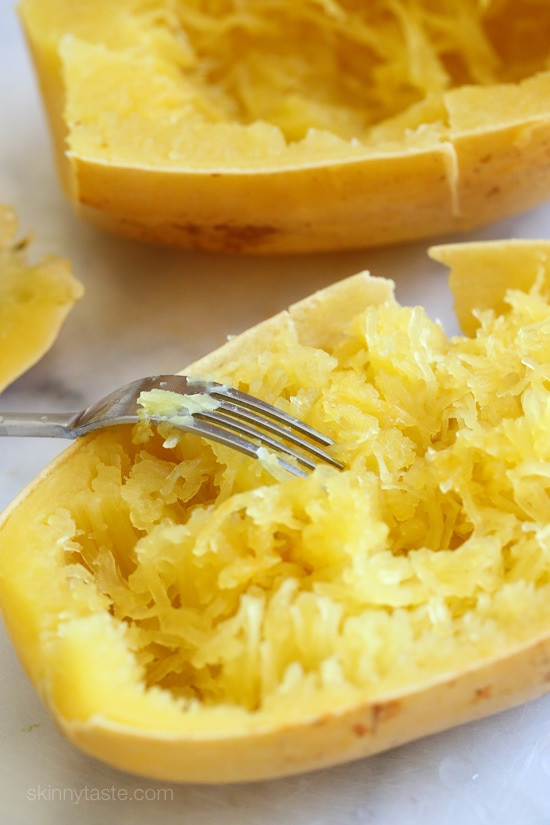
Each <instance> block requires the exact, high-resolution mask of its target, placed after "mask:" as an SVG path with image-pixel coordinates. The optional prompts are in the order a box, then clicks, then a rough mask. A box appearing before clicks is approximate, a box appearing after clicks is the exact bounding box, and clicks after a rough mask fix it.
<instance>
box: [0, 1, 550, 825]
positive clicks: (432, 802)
mask: <svg viewBox="0 0 550 825" xmlns="http://www.w3.org/2000/svg"><path fill="white" fill-rule="evenodd" d="M0 61H1V63H2V65H1V68H0V201H4V202H7V203H11V204H13V205H14V206H15V207H16V209H17V211H18V213H19V216H20V220H21V225H22V228H23V229H24V230H26V229H30V228H32V229H33V231H34V233H35V237H36V242H35V244H34V246H33V248H32V252H33V256H34V255H41V254H43V253H46V252H55V253H58V254H61V255H63V256H66V257H68V258H70V259H71V261H72V262H73V266H74V270H75V273H76V274H77V275H78V277H79V278H80V279H81V280H82V281H83V283H84V285H85V287H86V296H85V298H84V299H83V300H82V301H81V302H80V303H79V305H78V306H77V307H76V309H75V310H74V311H73V313H72V314H71V316H70V318H69V320H68V321H67V323H66V325H65V327H64V329H63V331H62V334H61V336H60V338H59V339H58V342H57V343H56V345H55V347H54V348H53V349H52V350H51V352H50V353H49V354H48V355H47V356H46V357H45V358H44V359H43V360H42V361H41V362H40V363H39V364H38V365H37V366H36V367H34V368H33V369H32V370H31V371H30V372H29V373H27V374H26V375H25V376H24V377H23V378H21V379H20V380H19V381H18V382H16V384H15V385H13V386H12V387H11V388H9V389H8V390H7V391H6V392H5V393H4V395H3V396H2V399H1V401H0V407H1V408H3V409H6V410H7V409H13V410H15V409H19V410H25V409H27V410H31V409H41V410H50V409H51V410H54V409H65V408H67V409H77V408H78V407H79V406H80V405H83V404H84V403H87V402H89V401H91V400H93V399H95V398H97V397H99V396H100V395H101V394H103V393H104V392H106V391H107V390H109V389H112V388H113V387H115V386H117V385H118V384H120V383H122V382H124V381H127V380H130V379H132V378H136V377H138V376H141V375H145V374H148V373H151V372H153V373H154V372H170V371H173V370H178V369H182V368H183V367H184V366H185V364H187V363H189V362H191V361H192V360H194V359H195V358H196V357H198V356H200V355H202V354H204V353H206V352H207V351H209V350H210V349H212V348H213V347H214V346H217V345H219V344H221V343H222V342H223V340H224V339H225V336H226V335H227V334H230V333H236V332H239V331H240V330H242V329H244V328H245V327H247V326H249V325H250V324H252V323H255V322H257V321H259V320H261V319H263V318H265V317H267V316H268V315H271V314H273V313H274V312H275V311H277V310H279V309H281V308H283V307H285V306H287V305H288V304H289V303H291V302H292V301H294V300H297V299H298V298H300V297H303V296H305V295H307V294H309V293H310V292H311V291H313V290H314V289H318V288H320V287H323V286H325V285H327V284H329V283H331V282H332V281H334V280H337V279H339V278H342V277H345V276H347V275H350V274H352V273H354V272H356V271H359V270H360V269H367V268H368V269H370V270H371V271H372V272H373V274H376V275H385V276H391V277H394V279H395V280H396V282H397V295H398V298H399V299H400V301H401V302H402V303H413V302H414V303H423V304H424V305H425V306H427V307H428V310H429V311H430V313H431V314H432V316H433V317H439V318H441V319H442V320H443V322H444V323H445V326H446V328H447V330H448V331H450V332H455V331H456V324H455V321H454V318H453V314H452V308H451V300H450V296H449V293H448V289H447V284H446V278H445V275H444V273H442V271H441V269H440V268H439V267H437V266H436V265H435V264H432V263H430V262H429V261H428V260H427V258H426V256H425V249H426V247H427V246H428V243H427V242H421V243H415V244H409V245H404V246H401V247H399V248H395V249H382V250H374V251H372V250H371V251H369V250H366V251H363V252H351V253H346V254H338V255H325V256H313V255H309V256H307V257H303V258H300V257H291V258H284V259H279V258H275V259H257V258H253V259H247V258H241V257H232V258H225V257H216V256H214V255H207V254H197V253H183V252H177V251H171V250H162V249H153V248H149V247H145V246H139V245H136V244H133V243H130V242H127V241H123V240H118V239H116V238H111V237H107V236H103V235H100V234H99V233H97V232H96V231H94V230H93V229H92V228H90V227H88V226H86V225H84V224H82V223H79V221H78V220H77V219H76V218H75V216H74V215H73V213H72V211H71V208H70V207H69V205H68V204H67V203H66V201H65V200H64V198H63V197H62V195H61V194H60V191H59V188H58V185H57V181H56V179H55V177H54V172H53V168H52V161H51V155H50V146H49V139H48V135H47V132H46V128H45V124H44V119H43V114H42V110H41V107H40V101H39V98H38V95H37V92H36V88H35V84H34V77H33V74H32V70H31V66H30V61H29V58H28V55H27V52H26V49H25V46H24V43H23V39H22V37H21V33H20V30H19V27H18V24H17V21H16V19H15V15H14V12H13V8H12V2H11V0H0ZM549 228H550V205H548V206H546V207H542V208H540V209H537V210H534V211H532V212H530V213H528V214H524V215H521V216H519V217H517V218H515V219H510V220H507V221H503V222H501V223H499V224H496V225H492V226H490V227H487V228H485V229H483V230H482V231H477V232H475V233H471V235H470V236H469V237H471V238H472V237H473V238H476V239H481V238H500V237H506V236H517V237H548V235H549ZM61 446H63V445H61V444H59V443H57V442H44V441H39V440H28V441H25V442H24V441H22V440H15V439H14V440H12V441H9V440H7V439H6V440H4V441H3V442H2V443H0V506H1V507H3V506H4V505H6V504H8V502H9V501H10V500H11V499H12V498H14V497H15V495H16V494H17V493H18V491H19V490H20V489H21V488H22V487H23V486H24V485H25V484H26V483H27V482H28V481H30V480H31V479H32V478H33V477H34V476H35V475H36V474H37V472H38V471H39V470H40V469H41V468H42V467H43V466H44V465H45V464H46V463H47V461H48V460H49V459H50V458H51V457H53V456H54V455H55V454H56V453H57V452H58V450H59V449H60V448H61ZM0 657H1V666H0V822H2V823H6V825H8V823H9V825H49V823H52V825H53V823H56V825H66V824H67V823H71V825H85V824H86V823H97V822H109V821H117V822H119V823H137V825H140V823H150V822H151V821H153V820H154V821H156V822H162V823H176V822H177V823H189V825H191V823H193V825H194V823H199V822H200V823H201V825H212V824H213V823H222V822H223V823H224V825H233V823H234V825H247V824H248V823H256V822H261V823H265V825H269V823H277V825H286V824H287V823H293V825H340V824H341V825H359V824H360V823H376V825H379V824H382V825H385V824H386V823H392V825H401V823H406V825H409V824H410V825H414V823H423V825H424V823H437V825H447V824H450V825H466V824H468V825H474V823H484V825H542V823H549V822H550V696H548V697H546V698H544V699H541V700H539V701H536V702H532V703H530V704H528V705H524V706H522V707H520V708H516V709H514V710H511V711H508V712H506V713H502V714H500V715H498V716H495V717H493V718H491V719H487V720H484V721H482V722H478V723H475V724H470V725H466V726H463V727H462V728H458V729H455V730H453V731H449V732H445V733H442V734H440V735H438V736H433V737H430V738H427V739H424V740H422V741H419V742H416V743H413V744H411V745H408V746H405V747H402V748H399V749H396V750H393V751H390V752H388V753H385V754H382V755H380V756H375V757H371V758H370V759H365V760H362V761H360V762H356V763H355V764H352V765H348V766H344V767H339V768H337V769H332V770H326V771H323V772H319V773H314V774H309V775H306V776H302V777H296V778H292V779H285V780H280V781H275V782H263V783H260V784H250V785H238V786H230V787H222V786H219V787H218V786H209V787H201V786H177V785H163V784H161V783H153V782H148V781H145V780H142V779H139V778H135V777H132V776H127V775H125V774H122V773H119V772H116V771H113V770H111V769H109V768H108V767H106V766H104V765H102V764H100V763H98V762H96V761H94V760H92V759H89V758H87V757H86V756H84V755H82V754H80V753H79V752H78V751H76V750H75V749H74V748H73V747H72V746H70V745H69V744H67V743H66V742H65V741H64V740H63V739H62V738H61V737H60V736H59V735H58V733H57V731H56V729H55V728H54V726H53V724H52V722H51V720H50V718H49V716H48V715H47V713H46V712H45V710H44V709H43V708H42V706H41V705H40V703H39V701H38V699H37V697H36V695H35V693H34V691H33V689H32V688H31V686H30V685H29V683H28V681H27V679H26V677H25V675H24V674H23V672H22V670H21V668H20V666H19V663H18V661H17V659H16V656H15V654H14V652H13V650H12V647H11V644H10V642H9V640H8V639H7V637H6V636H5V634H4V633H3V632H1V633H0ZM143 796H145V797H147V798H146V799H140V798H139V797H143Z"/></svg>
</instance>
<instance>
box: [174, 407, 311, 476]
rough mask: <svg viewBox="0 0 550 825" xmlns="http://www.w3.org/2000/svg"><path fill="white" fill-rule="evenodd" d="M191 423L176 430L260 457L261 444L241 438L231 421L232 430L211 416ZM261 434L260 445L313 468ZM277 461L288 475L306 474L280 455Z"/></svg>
mask: <svg viewBox="0 0 550 825" xmlns="http://www.w3.org/2000/svg"><path fill="white" fill-rule="evenodd" d="M191 418H192V421H193V423H192V424H188V425H186V424H177V425H176V426H177V428H178V429H182V430H185V431H187V432H190V433H195V434H197V435H202V436H204V437H205V438H207V439H210V440H211V441H217V442H218V443H219V444H223V445H225V446H226V447H231V448H232V449H234V450H238V451H239V452H241V453H244V454H245V455H248V456H251V457H252V458H259V457H260V452H259V451H260V448H261V444H255V443H254V442H252V441H249V440H248V439H246V438H241V437H240V435H239V432H240V430H241V429H242V428H239V430H238V431H237V426H236V425H235V423H234V422H233V421H230V422H229V421H228V422H227V426H229V425H231V428H232V429H228V428H227V427H225V426H218V425H217V424H215V423H213V421H215V420H216V418H215V416H213V419H212V420H208V421H207V420H204V419H203V418H202V417H200V418H199V417H198V415H197V414H195V415H192V416H191ZM260 436H261V433H259V434H258V440H261V442H262V443H264V444H267V445H268V446H271V447H272V448H273V449H275V450H276V451H277V452H284V453H286V454H291V455H293V456H295V457H296V459H297V460H298V461H300V463H301V464H304V465H305V466H307V467H308V469H310V470H312V469H314V467H315V463H314V462H313V461H310V460H309V459H307V458H305V457H303V456H301V455H299V454H298V453H295V452H294V451H291V450H289V449H287V448H286V446H285V445H284V444H282V443H281V444H279V443H278V442H277V441H275V439H271V438H269V437H264V438H262V439H260ZM276 457H277V460H278V462H279V464H280V466H281V467H282V468H283V469H285V470H287V471H288V472H289V473H292V474H293V475H295V476H301V477H303V478H305V477H306V476H307V473H306V472H304V470H302V469H301V468H300V467H298V466H296V464H291V463H290V462H288V461H285V459H284V458H281V456H280V455H277V456H276Z"/></svg>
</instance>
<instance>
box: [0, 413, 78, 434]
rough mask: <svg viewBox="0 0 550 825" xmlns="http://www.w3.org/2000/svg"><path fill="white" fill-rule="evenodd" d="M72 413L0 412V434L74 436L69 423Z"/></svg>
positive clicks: (72, 416)
mask: <svg viewBox="0 0 550 825" xmlns="http://www.w3.org/2000/svg"><path fill="white" fill-rule="evenodd" d="M72 418H74V413H43V414H41V413H16V412H15V413H9V412H5V413H0V436H5V435H15V436H29V437H35V438H75V437H76V435H77V433H75V432H74V431H73V430H71V429H70V427H69V423H70V421H71V419H72Z"/></svg>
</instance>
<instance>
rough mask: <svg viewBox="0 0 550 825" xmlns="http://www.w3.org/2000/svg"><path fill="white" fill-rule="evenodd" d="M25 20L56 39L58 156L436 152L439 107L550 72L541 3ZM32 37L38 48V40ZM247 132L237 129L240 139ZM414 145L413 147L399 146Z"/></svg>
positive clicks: (397, 0)
mask: <svg viewBox="0 0 550 825" xmlns="http://www.w3.org/2000/svg"><path fill="white" fill-rule="evenodd" d="M24 9H25V14H28V16H29V19H31V16H32V21H33V23H32V25H33V27H34V28H35V29H36V31H37V32H43V34H41V35H40V36H41V37H43V38H44V40H45V41H46V39H47V38H49V37H51V38H52V39H53V40H56V39H57V40H58V49H59V55H60V57H61V61H62V65H63V78H64V83H65V84H66V90H65V92H66V101H65V117H66V120H67V123H68V124H69V131H70V135H69V146H70V147H71V148H72V149H73V150H74V151H75V152H77V153H79V154H84V155H86V154H91V155H92V156H93V155H96V154H99V155H100V156H104V157H105V158H106V159H111V160H114V159H117V158H120V159H121V160H122V159H125V160H126V161H128V162H130V161H138V160H141V161H142V162H144V163H145V162H147V161H148V162H152V161H153V157H152V154H151V153H152V151H153V144H152V141H151V138H152V137H153V136H154V154H155V158H154V161H155V162H159V161H161V160H163V161H164V162H165V163H169V162H174V163H175V162H178V161H181V160H182V159H184V158H188V159H191V161H192V159H195V161H196V162H197V163H199V161H200V158H201V156H202V155H203V154H204V156H205V157H206V156H208V157H210V158H212V157H213V156H216V157H217V159H218V163H219V162H221V161H222V160H223V159H224V158H232V157H233V156H234V155H235V156H239V154H243V155H245V156H246V158H247V161H248V163H253V162H254V159H255V158H256V157H257V156H264V157H265V155H266V154H267V155H270V156H277V155H279V154H281V153H284V152H286V151H288V149H289V148H290V149H291V150H292V151H297V150H298V157H300V156H301V155H300V149H301V150H303V151H304V152H307V154H309V155H310V156H312V155H313V156H314V155H315V153H316V151H320V152H324V153H325V154H326V153H327V152H328V153H329V154H330V153H331V152H333V153H335V154H338V153H339V152H340V153H346V152H347V153H349V151H350V149H352V150H353V149H354V148H355V149H357V147H359V148H360V149H361V150H362V151H363V152H364V151H365V147H372V146H376V145H378V144H379V143H380V142H381V141H382V142H384V141H388V140H389V141H392V140H398V141H402V140H411V139H413V138H414V140H416V141H422V140H426V139H427V135H430V136H431V140H432V142H433V140H435V141H436V142H437V140H438V139H440V137H441V136H446V135H448V134H449V130H450V128H451V124H450V117H449V112H448V111H447V107H446V104H445V94H446V93H448V92H449V91H450V90H454V89H457V88H459V87H465V86H468V85H478V86H489V85H494V84H515V83H518V82H521V81H522V80H524V79H527V78H529V77H532V76H534V75H536V74H537V73H539V72H544V71H547V70H548V69H549V68H550V47H549V44H550V6H549V4H548V3H547V2H545V0H446V2H444V3H437V2H434V0H372V2H368V3H367V2H362V1H361V2H360V1H359V0H305V2H299V3H296V2H293V0H260V2H258V0H219V2H211V0H186V1H185V2H183V0H123V2H120V3H117V4H113V3H111V2H109V0H97V1H96V2H94V3H91V2H86V3H82V4H79V6H78V7H74V8H73V4H67V3H66V0H55V2H54V7H52V8H50V7H48V9H44V8H43V7H41V4H40V3H39V2H37V0H25V3H24ZM37 36H38V35H37ZM243 127H244V128H243ZM411 135H412V137H411Z"/></svg>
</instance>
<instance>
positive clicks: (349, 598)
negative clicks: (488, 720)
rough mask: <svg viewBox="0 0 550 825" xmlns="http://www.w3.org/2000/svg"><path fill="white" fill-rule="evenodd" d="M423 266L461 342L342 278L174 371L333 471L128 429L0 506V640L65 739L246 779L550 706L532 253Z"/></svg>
mask: <svg viewBox="0 0 550 825" xmlns="http://www.w3.org/2000/svg"><path fill="white" fill-rule="evenodd" d="M431 254H432V255H433V256H434V257H435V258H436V259H438V260H441V261H447V262H450V264H451V265H452V267H453V272H452V276H451V282H452V284H453V286H454V289H455V292H456V294H457V295H458V296H459V312H460V315H461V317H462V318H464V319H466V323H467V324H470V320H471V319H472V318H473V319H474V324H475V326H476V327H477V329H476V332H475V334H474V335H472V337H462V336H456V337H453V338H448V337H447V336H446V335H445V333H444V332H443V330H442V328H441V327H440V325H439V324H437V323H435V322H433V321H431V320H430V319H429V318H428V317H427V316H426V314H425V313H424V311H423V310H422V309H421V308H420V307H402V306H400V305H399V304H398V303H397V302H396V301H395V299H394V297H393V291H392V284H391V282H389V281H385V280H383V279H377V278H371V277H370V276H369V275H368V274H365V273H363V274H359V275H357V276H354V277H352V278H349V279H346V280H343V281H341V282H339V283H336V284H335V285H333V286H331V287H329V288H328V289H326V290H324V291H322V292H319V293H316V294H314V295H312V296H311V297H309V298H308V299H306V300H304V301H302V302H300V303H298V304H296V305H294V306H293V307H291V308H290V310H289V311H288V312H283V313H281V314H279V315H277V316H275V317H274V318H272V319H271V320H268V321H266V322H264V323H262V324H260V325H258V326H257V327H255V328H253V329H251V330H249V331H248V332H246V333H244V334H243V335H240V336H238V337H236V338H234V339H232V340H231V341H229V342H228V343H227V344H225V345H224V346H223V347H222V348H221V349H219V350H217V351H216V352H214V353H212V354H211V355H209V356H207V357H206V358H204V359H202V360H201V361H199V362H197V363H195V364H194V365H193V366H191V367H190V368H189V369H188V370H186V372H188V373H194V374H201V375H211V376H212V377H214V378H217V379H218V380H221V381H223V382H228V383H231V384H235V385H238V386H240V387H241V388H242V389H245V390H248V391H250V392H252V393H255V394H257V395H259V396H261V397H263V398H265V399H266V400H268V401H271V402H275V403H276V404H278V405H280V406H281V407H283V408H284V409H287V410H289V411H291V412H293V413H294V414H295V415H298V416H300V417H302V418H303V419H304V420H306V421H308V422H309V423H310V424H312V425H313V426H316V427H318V428H320V429H322V430H324V431H325V432H326V433H327V434H328V435H330V436H332V437H333V438H334V439H335V442H336V444H335V447H334V448H333V449H334V451H335V454H336V456H337V457H338V458H340V460H341V461H343V462H344V464H345V465H346V469H345V470H343V471H340V470H337V469H335V468H332V467H328V466H320V467H319V468H317V469H316V470H315V471H314V472H313V473H312V474H311V475H310V476H308V477H307V478H296V477H291V476H289V477H288V478H280V479H279V480H277V481H276V480H275V479H274V478H273V477H272V476H271V475H270V473H269V472H268V463H267V462H266V464H265V466H264V464H262V463H261V462H259V461H254V460H253V459H249V458H247V457H244V456H242V455H241V454H238V453H236V452H235V451H233V450H230V449H228V448H225V447H222V446H220V445H216V444H212V443H208V442H206V441H204V440H202V439H201V438H199V437H197V436H194V435H189V434H183V433H180V434H179V436H178V437H176V438H174V435H175V433H174V432H173V431H172V430H171V429H170V428H167V429H166V428H164V429H163V428H159V429H158V430H157V429H155V428H153V427H149V425H147V424H145V423H142V424H140V425H138V426H136V427H135V428H132V427H129V426H123V427H118V428H115V429H112V430H110V431H104V432H102V433H96V434H94V435H91V436H89V437H86V438H83V439H81V440H80V441H78V442H77V443H76V444H74V445H72V446H71V447H70V448H69V449H68V450H66V451H65V452H64V453H62V454H61V456H60V457H59V458H58V459H57V460H56V461H54V462H53V463H52V464H51V465H50V466H49V467H48V468H47V469H46V470H45V471H44V472H43V473H42V474H41V476H40V477H39V478H38V479H37V480H36V481H35V482H34V483H33V484H31V485H30V487H29V488H28V489H27V490H26V491H24V492H23V494H22V495H21V496H20V497H19V498H18V499H17V500H16V501H15V502H14V503H13V504H12V505H11V506H10V507H9V508H8V510H7V511H6V512H5V513H4V515H3V517H2V519H1V521H0V604H1V606H2V611H3V614H4V618H5V622H6V625H7V627H8V630H9V632H10V634H11V637H12V639H13V642H14V645H15V647H16V649H17V651H18V653H19V656H20V658H21V661H22V663H23V665H24V667H25V668H26V670H27V672H28V674H29V677H30V679H31V681H32V682H33V684H34V685H35V687H36V689H37V691H38V693H39V694H40V696H41V697H42V699H43V701H44V702H45V704H46V705H47V706H48V707H49V708H50V710H51V712H52V715H53V717H54V719H55V720H56V722H57V723H58V725H59V727H60V729H61V730H62V731H63V733H64V734H65V735H66V736H67V737H68V739H69V740H71V741H72V742H74V743H75V744H76V745H78V746H79V747H81V748H82V749H83V750H85V751H86V752H88V753H90V754H93V755H94V756H95V757H97V758H99V759H102V760H104V761H105V762H107V763H109V764H112V765H114V766H116V767H118V768H121V769H124V770H128V771H132V772H136V773H138V774H144V775H147V776H150V777H157V778H162V779H165V780H178V781H193V782H226V781H240V780H251V779H261V778H266V777H276V776H281V775H284V774H291V773H297V772H300V771H305V770H310V769H314V768H319V767H323V766H327V765H333V764H336V763H339V762H343V761H346V760H351V759H356V758H359V757H362V756H365V755H367V754H370V753H374V752H376V751H380V750H383V749H386V748H390V747H393V746H395V745H398V744H399V743H402V742H406V741H408V740H411V739H413V738H415V737H419V736H422V735H425V734H428V733H431V732H434V731H438V730H441V729H443V728H446V727H450V726H452V725H456V724H458V723H461V722H464V721H466V720H470V719H475V718H477V717H480V716H483V715H486V714H489V713H494V712H496V711H499V710H501V709H503V708H506V707H509V706H511V705H513V704H515V703H519V702H523V701H525V700H527V699H529V698H532V697H535V696H537V695H540V694H541V693H543V692H544V691H547V690H548V687H549V684H550V679H549V674H550V539H549V528H548V525H549V523H550V505H549V503H548V502H549V497H548V492H549V489H550V480H549V479H550V473H549V470H548V468H549V466H550V444H549V440H548V430H549V428H550V389H549V387H550V382H549V373H548V369H549V368H548V364H549V363H550V336H548V334H547V333H548V328H549V325H550V305H549V295H550V242H548V241H546V242H535V241H533V242H527V243H525V242H521V241H520V242H513V241H511V242H505V243H504V242H503V243H499V244H487V245H486V244H473V245H472V244H466V245H464V246H460V245H457V246H443V247H439V248H435V249H433V250H432V252H431ZM510 262H513V265H510ZM488 282H490V284H491V289H490V290H489V289H488V288H487V283H488ZM508 286H510V287H511V289H507V287H508ZM518 286H520V287H521V289H518V288H517V287H518ZM491 296H492V297H491ZM468 298H469V300H470V304H469V307H466V300H467V299H468ZM478 298H479V304H480V306H481V310H479V311H477V310H475V307H476V305H477V304H478ZM472 310H475V311H474V313H473V314H472Z"/></svg>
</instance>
